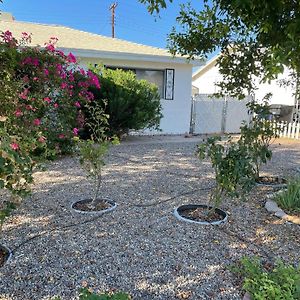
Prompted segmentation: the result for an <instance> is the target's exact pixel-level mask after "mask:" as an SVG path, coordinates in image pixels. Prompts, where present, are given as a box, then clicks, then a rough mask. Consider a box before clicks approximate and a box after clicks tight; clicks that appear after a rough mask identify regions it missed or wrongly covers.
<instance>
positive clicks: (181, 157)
mask: <svg viewBox="0 0 300 300" xmlns="http://www.w3.org/2000/svg"><path fill="white" fill-rule="evenodd" d="M199 140H200V139H197V138H189V139H184V138H175V137H173V138H167V137H160V138H156V139H155V138H150V137H148V138H138V137H134V138H131V139H130V140H129V141H127V142H124V143H122V144H121V145H119V146H115V147H114V148H112V149H111V151H110V155H109V157H108V159H107V165H106V166H105V168H104V172H103V177H104V179H103V180H104V182H103V187H102V195H103V197H105V198H107V199H111V200H114V201H116V202H117V203H118V207H117V209H116V210H115V211H113V212H111V213H109V214H105V215H102V216H100V217H97V218H94V217H92V216H90V215H83V214H78V213H76V212H74V211H71V209H70V205H71V203H72V202H73V201H75V200H81V199H84V198H86V197H88V196H90V194H91V185H90V183H89V182H88V181H87V179H86V177H85V176H84V173H83V171H82V170H81V168H80V165H79V163H78V161H77V160H76V158H72V157H66V158H63V159H60V160H58V161H55V162H53V163H51V164H49V167H48V170H47V171H46V172H37V173H35V185H34V187H33V194H32V197H31V198H29V199H27V200H25V201H24V202H23V204H22V205H21V207H20V208H19V209H18V210H17V211H16V212H15V214H14V216H13V217H11V218H10V219H9V221H8V222H7V223H6V225H5V226H4V234H3V239H2V240H3V244H5V245H7V246H9V247H10V248H11V249H12V250H13V251H14V256H13V259H12V260H11V261H10V262H9V263H8V264H7V265H6V266H4V267H3V268H1V269H0V299H1V300H4V299H5V300H27V299H28V300H29V299H34V300H46V299H51V298H52V297H54V296H61V297H62V299H64V300H72V299H77V298H76V294H77V290H78V288H80V287H81V286H82V284H84V283H86V282H87V284H88V286H89V287H91V288H93V289H95V290H101V291H104V290H111V289H116V290H122V291H126V292H129V293H131V294H132V296H133V299H141V300H152V299H153V300H155V299H166V300H169V299H170V300H172V299H174V300H175V299H189V300H200V299H231V300H233V299H241V298H242V294H241V290H240V287H239V286H238V282H237V280H236V278H234V276H233V275H232V274H231V273H230V272H229V271H228V269H227V268H228V265H229V264H232V263H233V262H235V261H236V260H237V259H239V258H240V257H242V256H245V255H248V256H251V255H260V256H262V257H263V258H264V259H275V258H277V257H281V258H283V259H285V260H287V261H289V262H290V263H296V262H299V243H300V234H299V232H300V231H299V226H297V225H294V224H288V223H284V222H283V221H282V220H279V219H276V218H275V217H273V216H270V215H269V214H268V213H267V212H266V211H265V210H264V208H263V205H264V201H265V194H266V193H267V192H270V190H268V189H265V188H261V187H259V188H255V189H254V190H253V192H252V193H251V195H249V196H248V197H247V199H246V200H245V201H238V200H230V199H224V202H223V204H222V208H224V209H225V210H226V211H228V213H229V222H228V223H227V224H226V225H222V226H201V225H197V224H188V223H184V222H180V221H178V220H177V219H175V218H174V216H173V210H174V208H175V207H177V206H178V205H181V204H187V203H206V202H207V199H208V194H209V188H210V187H212V186H213V184H214V180H213V173H212V169H211V165H210V163H209V162H208V161H204V162H200V161H198V159H197V158H196V157H195V155H194V153H195V149H196V144H197V143H198V142H199ZM273 149H274V156H273V161H272V163H269V164H268V165H267V166H266V167H265V169H264V171H265V174H268V173H272V174H279V175H280V174H284V175H293V174H296V172H297V171H296V169H297V167H300V142H299V141H293V142H292V141H287V140H280V141H279V142H277V143H276V144H274V145H273Z"/></svg>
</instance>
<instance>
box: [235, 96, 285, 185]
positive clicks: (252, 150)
mask: <svg viewBox="0 0 300 300" xmlns="http://www.w3.org/2000/svg"><path fill="white" fill-rule="evenodd" d="M264 100H265V101H264V102H263V103H262V104H260V103H257V102H250V103H248V104H247V106H248V108H249V111H250V113H251V114H252V120H251V121H250V123H249V124H247V123H244V124H243V125H242V126H241V127H240V129H241V135H240V139H239V144H240V145H241V146H242V147H246V148H247V151H248V155H249V156H250V157H251V160H252V163H253V166H254V169H255V177H256V179H258V178H259V171H260V168H261V165H262V164H266V163H267V162H268V160H270V159H271V158H272V151H271V149H270V144H271V142H272V141H273V140H274V139H276V138H277V137H278V132H279V127H278V126H277V125H276V123H274V122H273V121H272V120H269V117H270V115H271V113H270V106H269V105H268V101H267V100H268V95H267V96H266V97H265V99H264Z"/></svg>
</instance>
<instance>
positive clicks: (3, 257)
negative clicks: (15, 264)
mask: <svg viewBox="0 0 300 300" xmlns="http://www.w3.org/2000/svg"><path fill="white" fill-rule="evenodd" d="M8 255H9V253H8V252H7V250H6V249H4V248H2V247H0V268H1V267H2V266H3V265H4V264H5V262H6V261H7V258H8Z"/></svg>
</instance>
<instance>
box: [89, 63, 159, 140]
mask: <svg viewBox="0 0 300 300" xmlns="http://www.w3.org/2000/svg"><path fill="white" fill-rule="evenodd" d="M99 81H100V82H101V89H95V88H93V87H91V88H90V91H91V92H92V93H93V95H94V99H95V101H94V103H95V104H97V105H102V103H103V100H107V106H106V108H105V113H106V114H108V115H109V116H110V119H109V134H110V135H117V136H118V137H120V136H121V135H123V134H127V133H128V131H129V130H140V129H145V128H148V129H155V130H157V129H159V124H160V119H161V117H162V114H161V104H160V95H159V93H158V88H157V87H156V86H155V85H154V84H151V83H149V82H147V81H146V80H138V79H137V78H136V75H135V74H134V73H133V72H131V71H123V70H110V69H103V70H101V71H100V72H99ZM85 117H86V118H87V119H89V115H88V113H86V114H85Z"/></svg>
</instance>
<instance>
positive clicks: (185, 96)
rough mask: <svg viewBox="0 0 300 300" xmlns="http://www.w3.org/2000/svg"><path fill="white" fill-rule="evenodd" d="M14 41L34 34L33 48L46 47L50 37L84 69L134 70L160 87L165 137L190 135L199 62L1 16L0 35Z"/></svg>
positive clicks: (133, 45) (137, 45)
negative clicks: (7, 34) (195, 69)
mask: <svg viewBox="0 0 300 300" xmlns="http://www.w3.org/2000/svg"><path fill="white" fill-rule="evenodd" d="M6 30H9V31H11V32H12V33H13V35H14V36H15V37H17V38H18V37H20V36H21V34H22V32H27V33H31V34H32V45H41V46H43V45H44V44H45V42H48V40H49V39H50V37H56V38H58V42H57V48H58V49H60V50H62V51H64V52H65V53H69V52H72V53H73V54H74V55H75V56H76V57H77V60H78V62H79V64H80V65H81V66H82V67H85V68H87V67H88V65H89V64H90V63H91V64H92V65H95V64H103V65H105V66H109V67H114V68H116V67H117V68H125V69H126V68H127V69H131V70H134V71H135V72H136V75H137V77H138V78H139V79H146V80H148V81H150V82H152V83H155V84H157V86H158V87H159V91H160V94H161V104H162V109H163V111H162V113H163V118H162V120H161V124H160V128H161V130H162V131H161V132H156V133H162V134H183V133H185V132H188V131H189V126H190V113H191V90H192V88H191V82H192V68H193V67H194V66H195V65H202V64H203V62H202V61H199V60H194V61H190V62H189V61H187V59H186V58H184V57H173V56H172V55H171V54H170V53H169V52H168V51H167V50H165V49H160V48H155V47H151V46H146V45H142V44H137V43H133V42H129V41H125V40H121V39H117V38H110V37H106V36H102V35H97V34H94V33H89V32H84V31H81V30H77V29H72V28H69V27H66V26H61V25H48V24H47V25H46V24H37V23H29V22H19V21H16V20H15V19H14V18H13V16H12V15H11V14H9V13H3V12H2V13H0V31H6Z"/></svg>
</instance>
